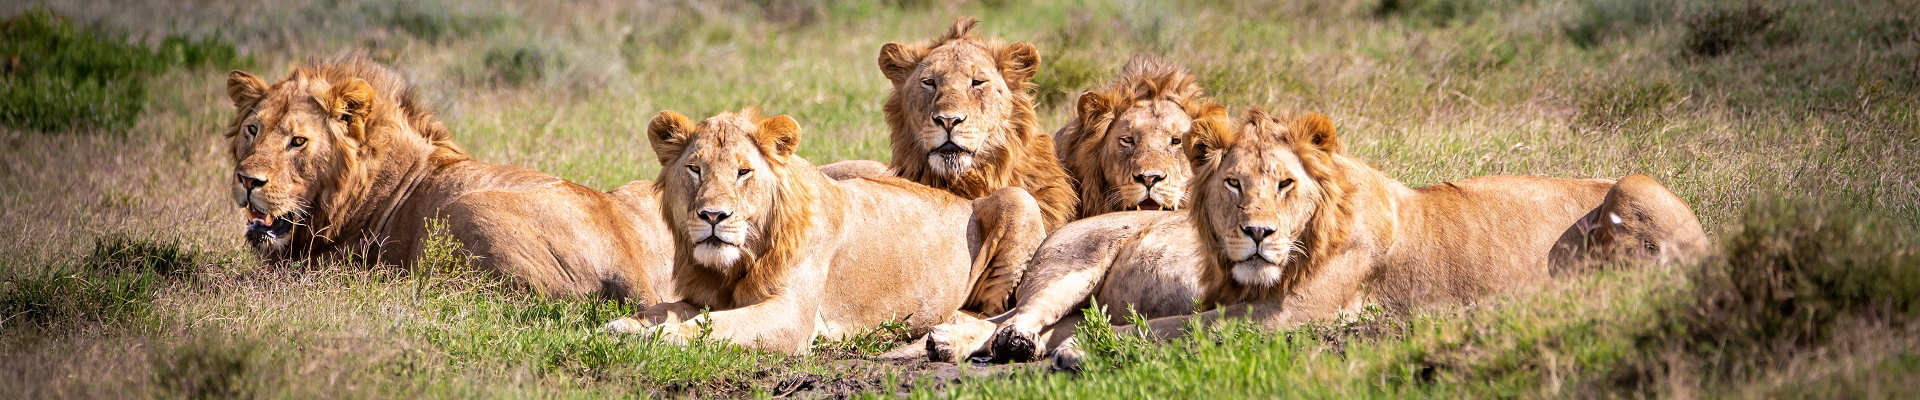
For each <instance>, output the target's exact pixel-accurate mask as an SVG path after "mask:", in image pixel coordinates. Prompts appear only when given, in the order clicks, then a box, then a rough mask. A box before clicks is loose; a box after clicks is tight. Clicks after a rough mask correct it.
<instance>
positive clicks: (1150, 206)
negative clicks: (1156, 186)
mask: <svg viewBox="0 0 1920 400" xmlns="http://www.w3.org/2000/svg"><path fill="white" fill-rule="evenodd" d="M1135 208H1138V209H1141V210H1146V211H1160V210H1164V209H1166V207H1161V206H1160V202H1157V201H1153V198H1152V197H1148V198H1146V199H1144V200H1140V204H1139V205H1137V206H1135Z"/></svg>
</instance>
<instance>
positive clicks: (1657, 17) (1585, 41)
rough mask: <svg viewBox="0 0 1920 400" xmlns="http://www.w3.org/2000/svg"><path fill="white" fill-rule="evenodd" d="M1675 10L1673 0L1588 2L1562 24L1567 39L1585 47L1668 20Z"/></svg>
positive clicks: (1561, 28) (1562, 30) (1562, 31)
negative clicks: (1668, 0)
mask: <svg viewBox="0 0 1920 400" xmlns="http://www.w3.org/2000/svg"><path fill="white" fill-rule="evenodd" d="M1674 11H1675V7H1674V4H1673V3H1672V2H1667V1H1658V0H1611V1H1604V0H1603V1H1595V2H1591V3H1587V5H1586V7H1585V8H1583V9H1581V10H1580V11H1579V12H1578V13H1577V14H1574V16H1573V18H1572V19H1571V20H1569V21H1567V22H1566V24H1565V25H1562V26H1561V27H1560V32H1561V33H1562V34H1565V35H1566V37H1567V41H1569V42H1573V44H1574V45H1576V46H1580V47H1583V48H1586V47H1594V46H1598V45H1600V44H1601V43H1605V42H1606V41H1607V40H1608V39H1612V38H1615V37H1620V36H1624V35H1628V34H1630V33H1632V32H1634V31H1638V30H1645V29H1647V28H1648V27H1650V26H1652V25H1654V24H1656V23H1660V22H1662V21H1665V18H1667V16H1668V15H1671V14H1672V13H1673V12H1674Z"/></svg>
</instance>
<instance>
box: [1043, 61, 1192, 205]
mask: <svg viewBox="0 0 1920 400" xmlns="http://www.w3.org/2000/svg"><path fill="white" fill-rule="evenodd" d="M1169 109H1171V110H1175V112H1171V113H1170V112H1166V111H1167V110H1169ZM1228 119H1229V118H1228V117H1227V113H1226V108H1225V107H1221V106H1219V105H1217V104H1214V103H1213V101H1212V100H1211V99H1208V98H1206V93H1205V91H1203V90H1201V88H1200V85H1199V83H1198V78H1196V77H1194V76H1193V74H1191V73H1188V72H1187V71H1186V69H1184V68H1180V67H1179V66H1177V65H1174V64H1172V63H1169V62H1166V61H1162V60H1159V59H1156V58H1152V57H1145V56H1136V57H1134V58H1132V59H1130V60H1128V61H1127V64H1126V66H1125V67H1123V68H1122V69H1121V72H1120V77H1119V79H1117V80H1115V81H1114V82H1113V83H1111V84H1108V85H1107V86H1106V87H1104V88H1101V89H1097V90H1092V91H1088V92H1086V93H1085V94H1082V95H1081V96H1080V99H1079V100H1078V102H1077V103H1076V107H1074V118H1073V120H1071V121H1069V122H1068V123H1067V125H1066V126H1064V127H1061V128H1060V130H1059V131H1057V132H1054V134H1053V140H1054V150H1055V151H1056V152H1058V156H1059V159H1060V162H1061V163H1062V164H1063V165H1064V166H1065V167H1066V170H1067V172H1068V174H1069V175H1071V176H1072V177H1073V183H1074V190H1075V191H1076V192H1078V193H1079V195H1080V207H1079V211H1078V214H1077V217H1076V218H1086V217H1091V216H1095V215H1100V214H1105V213H1108V212H1113V211H1124V210H1137V209H1141V204H1142V203H1145V201H1143V200H1153V204H1155V205H1157V206H1158V207H1157V208H1158V209H1168V210H1171V209H1180V208H1182V207H1183V206H1184V205H1185V204H1186V202H1185V200H1186V197H1187V196H1186V190H1185V188H1186V185H1187V180H1188V179H1190V178H1192V176H1193V168H1192V167H1190V166H1189V165H1188V164H1187V162H1186V160H1184V159H1183V158H1182V157H1181V156H1180V153H1181V149H1182V147H1183V146H1182V145H1181V143H1179V141H1180V140H1182V139H1183V138H1184V137H1185V136H1186V135H1187V133H1188V132H1189V131H1190V129H1193V126H1194V125H1197V124H1205V123H1212V124H1227V123H1229V121H1228ZM1181 128H1185V129H1181ZM1146 173H1153V174H1157V175H1159V176H1162V177H1163V178H1162V181H1160V182H1158V183H1156V184H1154V185H1152V186H1151V187H1150V188H1149V187H1146V186H1147V185H1144V182H1141V181H1139V180H1138V179H1136V177H1139V176H1141V175H1143V174H1146ZM1143 196H1144V197H1146V198H1145V199H1142V198H1141V197H1143ZM1155 197H1171V198H1169V199H1161V198H1155Z"/></svg>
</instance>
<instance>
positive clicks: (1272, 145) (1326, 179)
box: [1187, 109, 1354, 304]
mask: <svg viewBox="0 0 1920 400" xmlns="http://www.w3.org/2000/svg"><path fill="white" fill-rule="evenodd" d="M1189 138H1190V139H1189V140H1191V141H1194V142H1195V143H1192V145H1191V146H1190V147H1189V150H1188V151H1187V154H1188V156H1189V158H1190V160H1189V162H1191V163H1192V164H1193V168H1194V173H1195V178H1194V179H1193V181H1192V183H1191V184H1190V189H1189V190H1190V191H1192V193H1193V196H1194V199H1193V207H1192V208H1191V209H1190V210H1189V211H1188V215H1189V217H1190V218H1189V219H1190V220H1192V221H1193V225H1194V229H1196V230H1197V232H1196V233H1197V234H1198V236H1199V237H1200V240H1201V243H1202V244H1204V246H1203V249H1204V250H1203V251H1205V252H1208V253H1211V254H1210V255H1209V256H1208V257H1207V259H1208V260H1209V261H1208V264H1209V267H1208V268H1206V269H1205V275H1206V276H1204V277H1203V279H1202V281H1203V282H1206V284H1207V285H1208V291H1207V292H1208V293H1209V296H1210V297H1211V299H1210V300H1211V301H1212V302H1214V303H1216V304H1229V303H1235V302H1240V301H1245V300H1249V297H1250V296H1252V297H1259V296H1266V295H1270V294H1274V293H1280V292H1284V291H1285V289H1286V288H1290V287H1292V286H1293V285H1294V284H1295V283H1297V282H1299V281H1300V280H1301V279H1303V278H1306V277H1309V276H1312V275H1313V274H1315V273H1317V272H1318V270H1319V266H1320V263H1322V262H1324V261H1326V259H1327V258H1328V257H1330V256H1331V254H1332V251H1334V249H1337V248H1339V247H1341V246H1342V245H1343V244H1344V242H1345V241H1346V240H1347V238H1348V233H1349V232H1348V225H1349V224H1348V222H1349V220H1350V219H1351V215H1352V209H1351V206H1350V202H1349V199H1348V194H1349V193H1352V192H1353V190H1354V189H1353V185H1352V184H1351V183H1350V182H1349V181H1348V180H1347V179H1346V177H1345V175H1344V174H1343V173H1342V172H1340V169H1339V167H1338V166H1337V165H1336V161H1335V155H1336V154H1337V153H1339V152H1340V151H1341V150H1340V146H1341V145H1340V139H1339V138H1338V137H1336V136H1334V132H1333V123H1332V122H1331V121H1328V120H1327V117H1326V116H1324V115H1320V114H1317V113H1308V114H1305V115H1300V116H1297V117H1296V116H1274V115H1268V114H1266V113H1265V112H1262V111H1260V110H1257V109H1256V110H1251V111H1248V112H1247V115H1246V118H1245V120H1244V121H1243V123H1242V124H1241V125H1240V126H1239V127H1238V129H1237V132H1235V131H1231V130H1216V129H1195V130H1194V132H1193V134H1191V135H1189ZM1275 289H1278V290H1275Z"/></svg>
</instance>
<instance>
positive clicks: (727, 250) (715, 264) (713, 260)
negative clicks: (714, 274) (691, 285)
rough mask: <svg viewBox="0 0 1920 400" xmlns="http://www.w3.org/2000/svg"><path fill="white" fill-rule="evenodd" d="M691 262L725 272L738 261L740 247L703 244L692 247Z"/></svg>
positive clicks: (723, 244)
mask: <svg viewBox="0 0 1920 400" xmlns="http://www.w3.org/2000/svg"><path fill="white" fill-rule="evenodd" d="M693 261H696V262H699V263H700V265H705V266H707V267H710V268H714V269H720V270H725V269H727V268H729V267H732V266H733V264H734V263H736V262H739V261H740V247H739V246H734V245H731V244H725V243H711V242H703V243H700V244H696V245H694V246H693Z"/></svg>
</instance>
